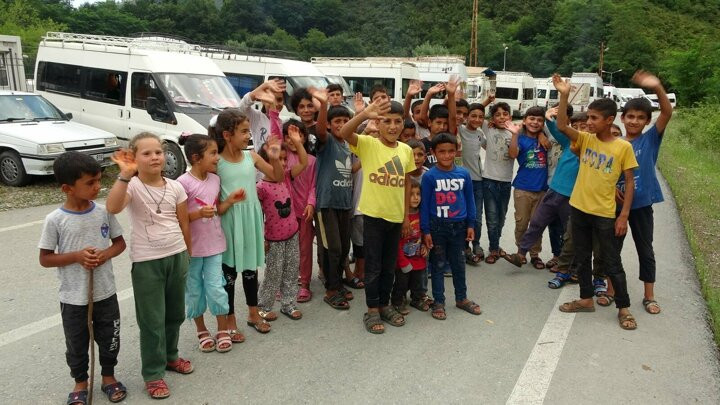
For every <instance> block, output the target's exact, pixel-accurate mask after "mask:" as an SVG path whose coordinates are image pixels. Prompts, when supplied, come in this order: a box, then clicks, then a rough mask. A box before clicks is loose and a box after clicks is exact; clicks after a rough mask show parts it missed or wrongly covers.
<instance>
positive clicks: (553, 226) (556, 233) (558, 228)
mask: <svg viewBox="0 0 720 405" xmlns="http://www.w3.org/2000/svg"><path fill="white" fill-rule="evenodd" d="M535 212H537V211H535ZM531 223H532V221H531ZM531 226H532V225H531ZM563 233H564V229H563V226H562V221H560V219H559V218H555V220H554V221H552V222H551V223H550V225H548V234H549V236H550V249H551V250H552V254H553V258H558V257H560V253H561V252H562V243H563Z"/></svg>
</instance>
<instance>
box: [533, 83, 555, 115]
mask: <svg viewBox="0 0 720 405" xmlns="http://www.w3.org/2000/svg"><path fill="white" fill-rule="evenodd" d="M535 86H536V89H537V105H539V106H540V107H543V108H549V107H551V106H552V105H554V104H556V103H557V102H558V101H560V99H559V98H558V91H557V90H555V86H553V84H552V78H550V77H546V78H542V79H535Z"/></svg>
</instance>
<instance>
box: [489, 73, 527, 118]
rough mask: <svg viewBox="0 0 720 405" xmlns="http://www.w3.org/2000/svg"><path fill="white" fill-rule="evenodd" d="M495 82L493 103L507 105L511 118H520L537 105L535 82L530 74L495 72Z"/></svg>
mask: <svg viewBox="0 0 720 405" xmlns="http://www.w3.org/2000/svg"><path fill="white" fill-rule="evenodd" d="M496 80H497V82H496V87H495V103H500V102H505V103H508V104H509V105H510V110H511V114H512V116H513V117H522V116H523V115H525V112H526V111H527V110H528V109H529V108H530V107H534V106H535V105H537V99H536V97H537V95H536V94H535V93H536V92H535V80H534V79H533V77H532V76H531V75H530V73H526V72H497V76H496Z"/></svg>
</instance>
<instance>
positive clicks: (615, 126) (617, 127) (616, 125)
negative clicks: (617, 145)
mask: <svg viewBox="0 0 720 405" xmlns="http://www.w3.org/2000/svg"><path fill="white" fill-rule="evenodd" d="M610 126H611V127H613V128H615V129H617V130H618V131H620V135H622V128H620V125H618V124H612V125H610Z"/></svg>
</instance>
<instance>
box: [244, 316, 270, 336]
mask: <svg viewBox="0 0 720 405" xmlns="http://www.w3.org/2000/svg"><path fill="white" fill-rule="evenodd" d="M247 324H248V326H252V328H253V329H255V330H256V331H258V332H259V333H262V334H266V333H270V324H269V323H268V322H267V321H266V320H264V319H263V320H262V321H260V322H253V321H247ZM260 325H267V326H268V328H267V329H262V327H261V326H260Z"/></svg>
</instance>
